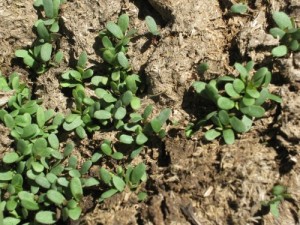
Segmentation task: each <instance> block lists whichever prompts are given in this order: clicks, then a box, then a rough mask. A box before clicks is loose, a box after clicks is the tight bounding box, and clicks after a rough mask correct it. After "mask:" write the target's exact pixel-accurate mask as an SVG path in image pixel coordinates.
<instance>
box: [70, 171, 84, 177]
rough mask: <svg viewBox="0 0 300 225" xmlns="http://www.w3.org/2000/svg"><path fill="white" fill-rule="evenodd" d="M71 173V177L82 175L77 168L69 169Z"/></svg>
mask: <svg viewBox="0 0 300 225" xmlns="http://www.w3.org/2000/svg"><path fill="white" fill-rule="evenodd" d="M69 175H70V176H71V177H78V178H80V177H81V174H80V172H79V171H78V170H76V169H72V170H70V171H69Z"/></svg>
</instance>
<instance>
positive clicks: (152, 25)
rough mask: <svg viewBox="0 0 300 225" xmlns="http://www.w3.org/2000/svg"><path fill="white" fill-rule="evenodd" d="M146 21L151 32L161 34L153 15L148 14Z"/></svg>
mask: <svg viewBox="0 0 300 225" xmlns="http://www.w3.org/2000/svg"><path fill="white" fill-rule="evenodd" d="M145 21H146V24H147V27H148V29H149V31H150V33H151V34H152V35H154V36H159V35H160V33H159V31H158V28H157V24H156V22H155V20H154V19H153V18H152V17H151V16H146V18H145Z"/></svg>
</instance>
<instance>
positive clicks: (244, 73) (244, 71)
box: [234, 63, 248, 92]
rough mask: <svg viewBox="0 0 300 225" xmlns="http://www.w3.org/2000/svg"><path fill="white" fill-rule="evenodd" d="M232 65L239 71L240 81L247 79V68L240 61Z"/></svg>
mask: <svg viewBox="0 0 300 225" xmlns="http://www.w3.org/2000/svg"><path fill="white" fill-rule="evenodd" d="M234 67H235V69H236V70H237V71H238V72H239V73H240V76H241V78H242V81H244V82H245V81H246V80H247V77H248V70H247V69H246V68H245V67H244V66H243V65H242V64H240V63H235V64H234ZM237 92H238V91H237Z"/></svg>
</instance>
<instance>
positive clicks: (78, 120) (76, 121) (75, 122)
mask: <svg viewBox="0 0 300 225" xmlns="http://www.w3.org/2000/svg"><path fill="white" fill-rule="evenodd" d="M82 123H83V121H82V120H81V118H80V116H77V115H76V117H75V119H74V120H73V121H72V122H71V123H68V122H67V121H66V122H64V123H63V128H64V130H66V131H71V130H74V129H75V128H76V127H79V126H80V125H81V124H82Z"/></svg>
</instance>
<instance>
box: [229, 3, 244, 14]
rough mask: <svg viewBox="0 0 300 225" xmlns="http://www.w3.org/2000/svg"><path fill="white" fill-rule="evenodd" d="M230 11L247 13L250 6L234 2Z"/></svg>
mask: <svg viewBox="0 0 300 225" xmlns="http://www.w3.org/2000/svg"><path fill="white" fill-rule="evenodd" d="M230 11H231V12H232V13H236V14H245V13H246V12H247V11H248V6H247V5H246V4H243V3H238V4H234V5H232V6H231V8H230Z"/></svg>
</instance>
